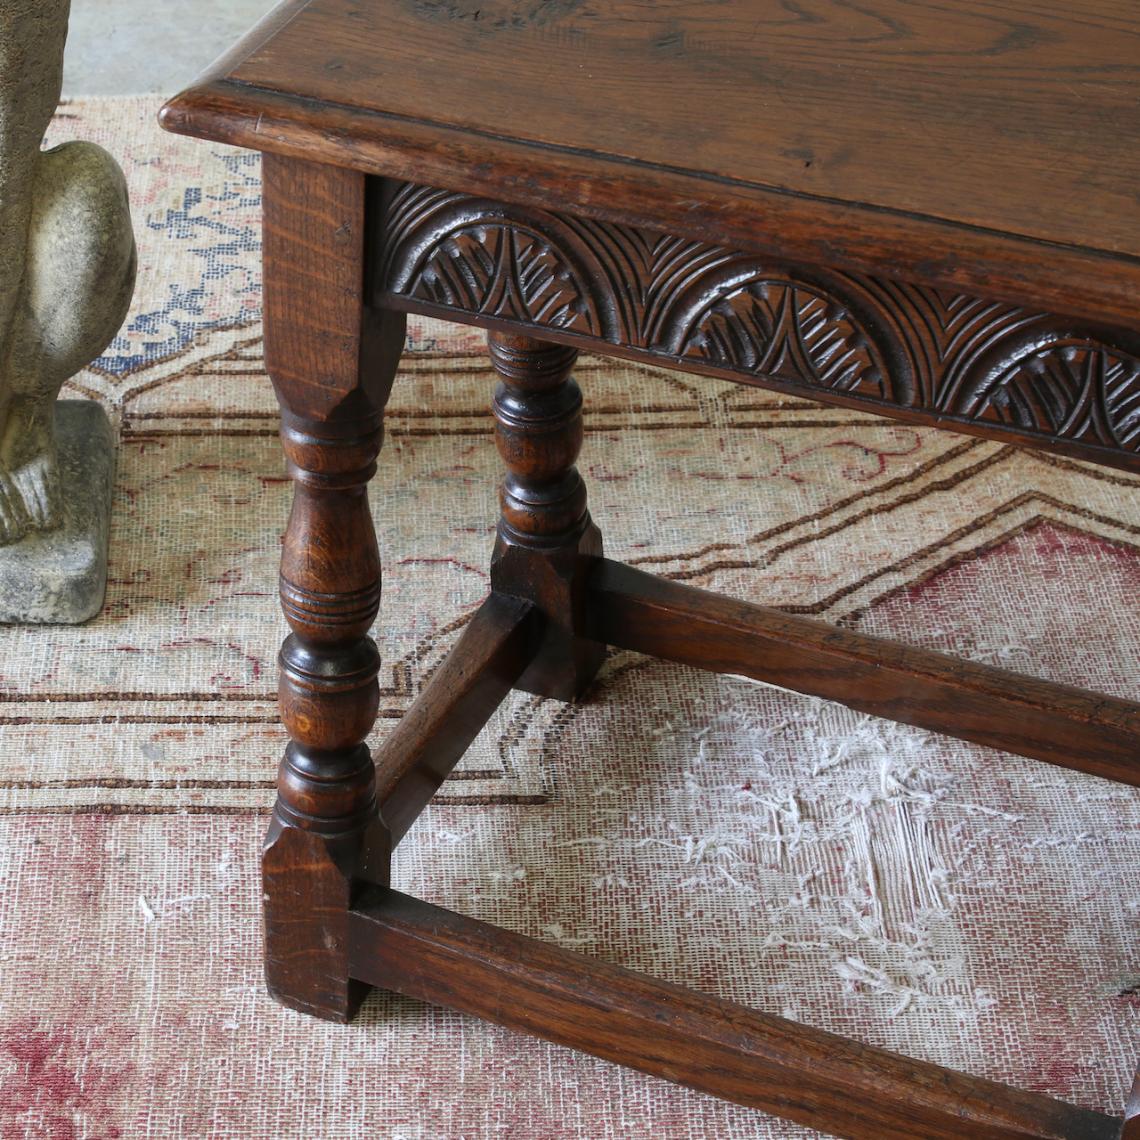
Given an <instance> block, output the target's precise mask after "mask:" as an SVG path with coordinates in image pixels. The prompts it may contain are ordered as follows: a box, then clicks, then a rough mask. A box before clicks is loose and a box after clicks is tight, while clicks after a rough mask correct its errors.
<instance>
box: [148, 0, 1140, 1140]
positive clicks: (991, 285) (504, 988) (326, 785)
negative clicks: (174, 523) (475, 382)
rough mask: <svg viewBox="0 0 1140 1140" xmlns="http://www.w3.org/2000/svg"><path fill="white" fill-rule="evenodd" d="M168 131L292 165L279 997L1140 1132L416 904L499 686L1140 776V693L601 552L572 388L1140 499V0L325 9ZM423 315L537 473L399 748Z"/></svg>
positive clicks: (889, 1132)
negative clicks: (747, 410) (381, 490)
mask: <svg viewBox="0 0 1140 1140" xmlns="http://www.w3.org/2000/svg"><path fill="white" fill-rule="evenodd" d="M162 121H163V124H164V125H165V126H166V127H167V128H169V129H170V130H174V131H180V132H183V133H186V134H191V135H196V136H200V137H204V138H208V139H214V140H218V141H223V142H228V143H236V144H238V145H239V146H243V147H249V148H253V149H256V150H259V151H261V152H263V154H264V187H265V190H264V264H265V337H266V364H267V368H268V371H269V374H270V376H271V378H272V381H273V384H274V386H275V389H276V392H277V395H278V398H279V401H280V404H281V415H282V426H281V438H282V441H283V444H284V448H285V453H286V455H287V458H288V463H289V469H290V472H291V474H292V477H293V479H294V481H295V498H294V504H293V509H292V513H291V516H290V519H289V524H288V530H287V534H286V539H285V548H284V555H283V560H282V568H281V599H282V604H283V606H284V611H285V615H286V617H287V619H288V622H289V625H290V626H291V628H292V633H291V635H290V636H289V637H288V638H287V639H286V641H285V643H284V645H283V647H282V650H281V710H282V717H283V720H284V723H285V726H286V728H287V730H288V733H289V736H290V738H291V740H290V743H289V745H288V748H287V750H286V755H285V759H284V761H283V762H282V765H281V770H280V779H279V792H278V798H277V804H276V808H275V810H274V816H273V822H272V826H271V829H270V834H269V837H268V840H267V844H266V848H265V852H264V861H263V873H264V887H265V937H266V971H267V976H268V984H269V988H270V989H271V991H272V992H273V994H274V995H275V996H276V997H277V998H278V999H279V1000H280V1001H282V1002H284V1003H286V1004H287V1005H290V1006H293V1007H294V1008H296V1009H301V1010H306V1011H308V1012H310V1013H313V1014H316V1015H318V1016H321V1017H325V1018H332V1019H335V1020H347V1019H348V1018H350V1017H351V1016H352V1014H353V1013H354V1011H355V1010H356V1008H357V1006H358V1004H359V1002H360V1000H361V997H362V996H363V994H364V992H365V990H366V988H367V987H368V986H381V987H387V988H389V989H392V990H396V991H399V992H401V993H405V994H410V995H414V996H416V997H419V998H423V999H426V1000H428V1001H433V1002H437V1003H440V1004H443V1005H447V1006H450V1007H453V1008H456V1009H460V1010H464V1011H468V1012H472V1013H475V1014H477V1015H479V1016H482V1017H484V1018H488V1019H491V1020H494V1021H497V1022H499V1023H501V1024H504V1025H508V1026H513V1027H515V1028H517V1029H520V1030H523V1031H525V1032H528V1033H533V1034H536V1035H539V1036H542V1037H545V1038H547V1039H549V1040H551V1041H556V1042H560V1043H562V1044H567V1045H572V1046H575V1047H577V1048H579V1049H583V1050H586V1051H588V1052H591V1053H594V1054H596V1055H597V1056H600V1057H605V1058H608V1059H610V1060H614V1061H618V1062H621V1063H623V1064H626V1065H631V1066H633V1067H636V1068H638V1069H641V1070H643V1071H645V1072H648V1073H655V1074H658V1075H660V1076H663V1077H666V1078H668V1079H670V1080H673V1081H678V1082H680V1083H683V1084H687V1085H690V1086H692V1087H694V1088H698V1089H702V1090H705V1091H707V1092H710V1093H714V1094H716V1095H718V1096H721V1097H726V1098H728V1099H730V1100H734V1101H737V1102H739V1103H741V1104H745V1105H751V1106H754V1107H757V1108H761V1109H764V1110H765V1111H767V1112H771V1113H775V1114H778V1115H781V1116H784V1117H788V1118H790V1119H792V1120H796V1121H800V1122H802V1123H805V1124H808V1125H811V1126H814V1127H816V1128H819V1129H822V1130H824V1131H827V1132H832V1133H836V1134H839V1135H842V1136H849V1137H865V1138H874V1140H884V1138H890V1137H899V1138H901V1137H958V1136H970V1137H977V1138H985V1140H997V1138H1003V1140H1012V1138H1014V1137H1021V1138H1025V1137H1069V1138H1074V1140H1075V1138H1077V1137H1081V1138H1086V1140H1092V1138H1098V1140H1101V1138H1103V1140H1107V1138H1109V1137H1116V1138H1120V1137H1128V1138H1129V1140H1135V1138H1136V1137H1140V1115H1138V1112H1140V1109H1138V1107H1137V1104H1136V1095H1135V1093H1134V1096H1133V1102H1132V1106H1131V1108H1130V1109H1128V1108H1126V1109H1124V1110H1123V1113H1122V1115H1119V1116H1109V1115H1103V1114H1101V1113H1098V1112H1092V1111H1089V1110H1085V1109H1080V1108H1077V1107H1074V1106H1072V1105H1069V1104H1065V1103H1062V1102H1060V1101H1056V1100H1052V1099H1050V1098H1048V1097H1045V1096H1042V1095H1038V1094H1032V1093H1025V1092H1019V1091H1016V1090H1014V1089H1010V1088H1007V1087H1005V1086H1003V1085H999V1084H995V1083H993V1082H990V1081H985V1080H981V1079H977V1078H974V1077H969V1076H965V1075H962V1074H958V1073H953V1072H951V1071H949V1070H946V1069H942V1068H939V1067H937V1066H934V1065H930V1064H925V1063H921V1062H918V1061H915V1060H910V1059H907V1058H904V1057H901V1056H897V1055H894V1054H891V1053H887V1052H884V1051H881V1050H878V1049H873V1048H869V1047H866V1046H863V1045H860V1044H858V1043H856V1042H853V1041H849V1040H847V1039H845V1038H842V1037H839V1036H836V1035H833V1034H829V1033H824V1032H821V1031H818V1030H814V1029H810V1028H807V1027H804V1026H800V1025H797V1024H795V1023H793V1022H790V1021H786V1020H784V1019H781V1018H778V1017H772V1016H769V1015H766V1014H761V1013H757V1012H753V1011H750V1010H747V1009H745V1008H743V1007H741V1006H738V1005H734V1004H732V1003H728V1002H723V1001H719V1000H715V999H712V998H709V997H705V996H702V995H699V994H697V993H694V992H691V991H689V990H686V989H682V988H679V987H676V986H671V985H664V984H662V983H660V982H657V981H654V980H652V979H651V978H648V977H645V976H643V975H640V974H636V973H633V972H632V971H628V970H623V969H619V968H616V967H613V966H609V965H604V964H601V963H598V962H594V961H591V960H590V959H588V958H586V957H583V956H580V955H577V954H573V953H568V952H566V951H564V950H561V949H558V948H555V947H552V946H548V945H544V944H542V943H540V942H537V941H534V940H532V939H529V938H524V937H521V936H519V935H516V934H513V933H509V932H506V931H503V930H500V929H497V928H495V927H493V926H490V925H488V924H486V923H483V922H478V921H474V920H472V919H469V918H465V917H462V916H460V915H457V914H453V913H450V912H447V911H444V910H441V909H439V908H437V907H435V906H431V905H429V904H427V903H425V902H422V901H419V900H416V899H413V898H410V897H408V896H406V895H403V894H400V893H398V892H396V891H394V890H392V889H390V887H389V885H388V863H389V855H390V852H391V850H392V847H393V845H394V844H396V843H397V842H398V841H399V840H400V838H401V836H403V834H404V833H405V831H406V830H407V829H408V827H409V826H410V824H411V823H412V821H413V820H414V819H415V818H416V816H417V815H418V814H419V812H420V811H422V809H423V808H424V806H425V805H426V803H427V802H428V801H429V799H430V798H431V797H432V795H433V794H434V792H435V791H436V789H437V788H438V787H439V786H440V784H441V783H442V782H443V780H444V779H445V778H446V776H447V774H448V773H449V771H450V770H451V769H452V767H453V766H454V764H455V763H456V761H457V760H458V759H459V757H460V756H461V755H462V753H463V751H464V749H465V748H466V747H467V746H468V745H469V744H470V742H471V741H472V740H473V739H474V737H475V735H476V734H477V732H478V731H479V730H480V728H481V727H482V726H483V725H484V724H485V723H486V721H487V719H488V717H489V716H490V714H491V712H492V711H493V709H494V708H495V707H496V706H497V704H498V703H499V702H500V701H501V700H502V698H503V697H504V696H505V694H506V693H507V692H508V691H510V689H511V688H512V687H518V688H522V689H525V690H527V691H529V692H532V693H539V694H543V695H546V696H550V697H556V698H559V699H562V700H569V699H572V698H574V697H575V695H576V694H578V693H579V692H580V691H581V690H582V689H583V687H584V686H585V685H587V684H588V683H589V681H590V679H591V677H592V676H593V675H594V673H595V671H596V669H597V668H598V665H599V663H600V661H601V660H602V657H603V655H604V653H605V648H604V647H605V646H606V645H614V646H621V647H624V648H627V649H634V650H641V651H644V652H647V653H652V654H656V655H658V656H661V657H666V658H669V659H670V660H674V661H680V662H684V663H687V664H689V665H693V666H697V667H699V668H703V669H711V670H715V671H720V672H733V673H741V674H746V675H748V676H750V677H754V678H757V679H759V680H763V681H771V682H775V683H778V684H781V685H785V686H788V687H791V688H794V689H798V690H800V691H802V692H806V693H813V694H817V695H820V696H823V697H827V698H830V699H833V700H838V701H842V702H844V703H845V704H847V705H850V706H851V707H853V708H856V709H861V710H863V711H866V712H869V713H874V714H876V715H880V716H887V717H891V718H893V719H895V720H899V721H903V722H906V723H908V724H913V725H920V726H923V727H925V728H928V729H932V730H935V731H938V732H945V733H949V734H951V735H953V736H957V737H960V738H962V739H965V740H971V741H976V742H978V743H981V744H984V745H989V746H992V747H994V748H1000V749H1006V750H1008V751H1010V752H1016V753H1020V754H1022V755H1025V756H1030V757H1035V758H1037V759H1040V760H1043V761H1047V762H1049V763H1052V764H1059V765H1062V766H1065V767H1068V768H1074V769H1078V770H1080V771H1084V772H1092V773H1095V774H1097V775H1099V776H1103V777H1107V778H1109V779H1112V780H1119V781H1123V782H1127V783H1131V784H1140V705H1137V704H1135V703H1131V702H1129V701H1125V700H1118V699H1114V698H1110V697H1107V696H1100V695H1095V694H1091V693H1086V692H1084V691H1082V690H1079V689H1074V688H1069V687H1065V686H1062V685H1056V684H1050V683H1046V682H1044V681H1039V680H1036V679H1031V678H1027V677H1022V676H1017V675H1014V674H1011V673H1007V672H1004V671H1002V670H999V669H994V668H990V667H987V666H983V665H977V664H971V663H967V662H963V661H958V660H956V659H953V658H950V657H946V656H943V655H940V654H938V653H933V652H926V651H923V650H918V649H914V648H906V647H903V646H900V645H897V644H894V643H892V642H888V641H882V640H878V639H875V638H871V637H866V636H861V635H859V634H855V633H850V632H846V631H841V630H838V629H835V628H833V627H829V626H827V625H825V624H821V623H817V622H813V621H811V620H807V619H804V618H800V617H791V616H787V615H785V614H782V613H780V612H778V611H775V610H771V609H765V608H762V607H756V606H750V605H745V604H743V603H739V602H734V601H730V600H727V599H724V598H721V597H718V596H716V595H714V594H709V593H706V592H703V591H700V590H696V589H693V588H690V587H686V586H682V585H678V584H676V583H672V582H667V581H664V580H660V579H657V578H654V577H652V576H650V575H647V574H644V573H642V572H640V571H637V570H634V569H632V568H630V567H627V566H624V565H622V564H620V563H618V562H614V561H611V560H608V559H606V558H605V557H603V554H602V540H601V537H600V533H599V530H598V528H597V527H596V526H595V525H594V523H593V522H592V521H591V519H590V516H589V514H588V512H587V509H586V490H585V487H584V485H583V482H582V480H581V478H580V477H579V475H578V472H577V470H576V469H575V466H574V463H575V459H576V457H577V454H578V450H579V446H580V443H581V439H582V418H581V394H580V392H579V390H578V387H577V386H576V384H575V383H574V381H573V380H572V379H571V376H570V374H571V370H572V367H573V365H574V361H575V357H576V355H577V353H578V350H579V349H580V348H588V349H591V350H593V351H599V352H607V353H611V354H615V355H618V356H624V357H629V358H633V359H639V360H645V361H651V362H653V363H656V364H661V365H666V366H672V367H678V368H683V369H687V370H690V371H693V372H698V373H705V374H709V375H712V376H719V377H725V378H728V379H731V380H737V381H740V382H742V383H745V384H755V385H759V386H761V387H765V388H774V389H777V390H780V391H786V392H791V393H795V394H799V395H808V396H811V397H812V398H814V399H817V400H821V401H823V402H825V403H833V404H840V405H844V406H849V407H858V408H864V409H869V410H871V411H876V412H880V413H882V414H884V415H888V416H894V417H898V418H900V419H904V420H907V421H911V422H915V423H923V424H938V425H941V426H943V427H946V428H952V429H955V430H960V431H964V432H970V433H974V434H977V435H982V436H988V437H991V438H995V439H1000V440H1005V441H1009V442H1014V443H1020V444H1025V445H1028V446H1036V447H1042V448H1049V449H1052V450H1055V451H1059V452H1063V453H1065V454H1067V455H1070V456H1075V457H1078V458H1081V459H1085V460H1091V461H1093V462H1097V463H1102V464H1107V465H1108V466H1112V467H1118V468H1121V469H1123V470H1126V471H1133V472H1135V471H1140V209H1138V198H1137V193H1138V187H1140V13H1138V12H1137V10H1136V7H1135V4H1134V3H1133V0H1083V2H1082V3H1081V4H1080V5H1078V6H1070V7H1068V8H1066V6H1064V5H1059V4H1056V3H1053V2H1051V0H969V2H967V3H961V4H957V5H945V4H942V3H937V2H935V0H866V2H865V3H863V4H860V5H852V4H848V3H843V2H840V0H805V2H804V3H801V4H791V3H787V2H781V0H737V2H735V3H723V2H721V3H709V2H698V0H667V2H661V3H651V4H646V3H644V2H640V0H609V2H607V3H605V4H601V3H597V2H596V0H514V2H512V0H371V2H366V0H300V2H297V0H294V2H290V3H286V4H284V5H283V6H281V7H280V8H278V9H277V10H276V11H275V12H274V13H272V14H270V15H269V16H268V17H267V18H266V19H265V20H264V21H263V22H262V23H261V24H260V25H259V26H258V28H256V29H255V30H254V31H253V32H252V33H251V34H250V35H249V36H248V37H247V38H246V39H245V40H243V41H242V43H241V44H239V45H238V46H237V47H236V48H235V49H234V50H233V51H232V52H231V53H230V54H229V55H228V56H226V57H225V58H223V59H222V60H221V61H220V62H219V63H218V64H216V65H215V67H214V68H213V69H212V70H211V71H210V72H209V73H208V74H207V75H206V76H204V77H203V78H202V79H200V80H199V81H198V82H197V83H196V84H195V85H194V86H192V87H191V88H190V89H189V90H187V91H185V92H183V93H182V94H181V95H179V96H177V97H176V98H175V99H174V100H172V101H171V102H170V103H169V104H168V105H167V106H166V108H165V109H164V110H163V112H162ZM409 312H411V313H421V314H431V315H433V316H439V317H446V318H449V319H453V320H456V321H462V322H467V323H471V324H475V325H479V326H481V327H484V328H486V329H487V330H488V331H489V344H490V353H491V359H492V361H493V364H494V367H495V369H496V370H497V373H498V375H499V377H500V381H501V382H500V383H499V386H498V389H497V391H496V393H495V396H494V412H495V417H496V423H497V427H496V436H497V442H498V447H499V451H500V452H501V455H502V459H503V462H504V464H505V466H506V469H507V474H506V478H505V480H504V482H503V485H502V492H501V504H502V513H501V518H500V521H499V525H498V537H497V540H496V543H495V548H494V551H493V553H492V555H491V584H492V591H491V594H490V596H489V597H488V598H487V600H486V602H485V603H484V604H483V606H482V607H481V608H480V609H479V611H478V612H477V614H476V615H475V617H474V619H473V620H472V621H471V622H470V624H469V626H468V627H467V629H466V631H465V632H464V634H463V636H462V638H461V639H460V641H459V643H458V645H457V646H456V648H455V649H454V651H453V652H452V654H451V656H450V657H449V658H448V659H447V661H446V662H445V663H444V664H443V665H442V666H441V667H440V668H439V669H438V671H437V672H436V673H435V674H434V675H433V677H432V679H431V680H430V682H429V683H428V684H427V685H426V686H425V689H424V691H423V693H422V694H421V696H420V698H419V699H418V700H417V701H416V703H415V704H414V706H413V707H412V708H411V710H410V711H409V712H408V713H407V715H406V716H405V717H404V718H403V720H402V721H401V722H400V724H399V726H398V727H397V728H396V729H395V730H394V731H393V732H392V733H391V734H390V736H389V737H388V738H387V740H386V742H385V744H384V746H383V747H382V749H381V750H380V753H379V754H378V755H377V756H376V757H373V756H371V755H370V754H369V750H368V749H367V747H366V746H365V744H364V741H365V738H366V737H367V735H368V734H369V732H370V730H371V728H372V724H373V720H374V717H375V715H376V711H377V699H378V696H377V693H378V690H377V672H378V668H379V656H378V653H377V649H376V646H375V645H374V644H373V642H372V641H371V640H370V639H369V637H368V631H369V629H370V627H371V625H372V622H373V620H374V618H375V617H376V614H377V611H378V606H379V603H380V564H379V558H378V554H377V545H376V538H375V534H374V532H373V526H372V521H371V518H370V516H369V510H368V505H367V499H366V495H365V487H366V484H367V482H368V480H369V478H370V477H371V475H372V474H373V471H374V470H375V460H376V456H377V454H378V451H379V448H380V443H381V436H382V415H383V408H384V404H385V400H386V398H387V396H388V393H389V390H390V388H391V385H392V381H393V378H394V376H395V373H396V369H397V365H398V361H399V358H400V352H401V349H402V346H403V342H404V323H405V314H406V313H409ZM1133 601H1135V599H1133ZM995 905H998V904H997V903H996V902H995Z"/></svg>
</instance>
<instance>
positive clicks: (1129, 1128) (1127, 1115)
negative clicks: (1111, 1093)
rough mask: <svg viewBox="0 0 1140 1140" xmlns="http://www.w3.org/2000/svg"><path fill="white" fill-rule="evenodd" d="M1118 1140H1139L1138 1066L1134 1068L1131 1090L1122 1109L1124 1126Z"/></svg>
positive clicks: (1139, 1099)
mask: <svg viewBox="0 0 1140 1140" xmlns="http://www.w3.org/2000/svg"><path fill="white" fill-rule="evenodd" d="M1120 1140H1140V1067H1137V1069H1136V1076H1135V1077H1134V1078H1133V1080H1132V1092H1131V1094H1130V1095H1129V1097H1128V1105H1127V1107H1126V1108H1125V1109H1124V1127H1123V1128H1122V1129H1121V1131H1120Z"/></svg>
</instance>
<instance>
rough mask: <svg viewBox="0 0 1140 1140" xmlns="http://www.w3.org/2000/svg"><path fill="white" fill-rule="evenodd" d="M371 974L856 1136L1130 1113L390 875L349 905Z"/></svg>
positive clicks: (1090, 1136) (1011, 1127) (1077, 1136)
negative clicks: (530, 924)
mask: <svg viewBox="0 0 1140 1140" xmlns="http://www.w3.org/2000/svg"><path fill="white" fill-rule="evenodd" d="M349 922H350V937H351V952H350V969H351V970H352V972H353V976H354V977H359V978H361V979H363V980H364V981H367V982H368V983H370V984H371V985H374V986H381V987H384V988H385V989H390V990H395V991H396V992H397V993H402V994H407V995H408V996H410V997H415V998H419V999H421V1000H423V1001H429V1002H432V1003H434V1004H436V1005H442V1006H445V1007H447V1008H449V1009H457V1010H461V1011H463V1012H465V1013H473V1014H475V1015H476V1016H478V1017H482V1018H484V1019H485V1020H487V1021H493V1022H495V1023H496V1024H498V1025H505V1026H508V1027H509V1028H512V1029H520V1030H522V1031H524V1032H526V1033H532V1034H535V1035H536V1036H539V1037H543V1038H545V1039H546V1040H548V1041H554V1042H556V1043H557V1044H560V1045H569V1046H571V1047H573V1048H575V1049H581V1050H583V1051H584V1052H587V1053H592V1054H593V1055H594V1056H596V1057H603V1058H605V1059H606V1060H609V1061H617V1062H619V1063H620V1064H623V1065H628V1066H629V1067H630V1068H634V1069H639V1070H640V1071H641V1072H644V1073H651V1074H653V1075H655V1076H661V1077H665V1078H666V1079H668V1080H671V1081H674V1082H676V1083H677V1084H683V1085H688V1086H689V1087H691V1088H695V1089H700V1090H701V1091H702V1092H709V1093H712V1094H714V1095H716V1096H719V1097H723V1098H724V1099H726V1100H731V1101H735V1102H736V1103H737V1104H743V1105H747V1106H749V1107H751V1108H759V1109H762V1110H764V1111H765V1112H771V1113H775V1114H777V1115H779V1116H782V1117H785V1118H787V1119H789V1120H795V1121H798V1122H799V1123H801V1124H806V1125H808V1126H810V1127H812V1128H819V1129H821V1130H823V1131H825V1132H828V1133H833V1134H835V1135H837V1136H844V1137H850V1138H852V1140H962V1138H963V1137H970V1138H971V1140H1030V1138H1035V1140H1045V1138H1047V1137H1048V1138H1055V1140H1060V1138H1062V1137H1063V1138H1065V1140H1117V1137H1118V1136H1119V1134H1120V1128H1121V1122H1120V1119H1119V1118H1114V1117H1109V1116H1104V1115H1101V1114H1100V1113H1096V1112H1090V1111H1088V1110H1087V1109H1081V1108H1076V1107H1074V1106H1072V1105H1069V1104H1065V1103H1063V1102H1061V1101H1056V1100H1051V1099H1049V1098H1048V1097H1044V1096H1041V1095H1039V1094H1036V1093H1029V1092H1020V1091H1018V1090H1015V1089H1010V1088H1007V1087H1005V1086H1004V1085H999V1084H995V1083H994V1082H992V1081H986V1080H981V1079H979V1078H977V1077H971V1076H966V1075H965V1074H962V1073H955V1072H952V1071H951V1070H949V1069H943V1068H940V1067H938V1066H936V1065H929V1064H925V1063H923V1062H921V1061H914V1060H910V1059H909V1058H906V1057H902V1056H899V1055H897V1054H893V1053H887V1052H885V1051H883V1050H880V1049H873V1048H870V1047H868V1046H866V1045H861V1044H859V1043H857V1042H854V1041H850V1040H848V1039H846V1038H844V1037H839V1036H837V1035H836V1034H833V1033H826V1032H824V1031H822V1030H818V1029H812V1028H810V1027H808V1026H804V1025H798V1024H796V1023H795V1022H791V1021H787V1020H785V1019H784V1018H780V1017H773V1016H771V1015H769V1014H764V1013H757V1012H755V1011H753V1010H750V1009H747V1008H745V1007H744V1006H741V1005H736V1004H733V1003H731V1002H726V1001H719V1000H717V999H715V998H711V997H706V996H704V995H701V994H697V993H695V992H693V991H691V990H686V989H682V988H681V987H680V986H673V985H669V984H667V983H664V982H659V981H655V980H654V979H652V978H648V977H646V976H645V975H643V974H637V973H634V972H633V971H632V970H624V969H621V968H620V967H617V966H612V965H609V964H608V963H605V962H600V961H596V960H593V959H589V958H586V957H583V956H582V955H580V954H574V953H571V952H570V951H567V950H562V949H559V948H558V947H554V946H550V945H547V944H544V943H542V942H537V941H535V940H534V939H531V938H525V937H523V936H521V935H518V934H513V933H511V932H510V931H505V930H502V929H500V928H498V927H495V926H490V925H488V924H487V923H483V922H478V921H476V920H474V919H470V918H464V917H462V916H460V915H457V914H453V913H451V912H450V911H446V910H443V909H441V908H439V907H436V906H432V905H430V904H429V903H425V902H421V901H419V900H418V899H413V898H410V897H408V896H407V895H402V894H399V893H397V892H395V891H390V890H375V889H374V890H369V891H367V892H365V893H364V894H363V896H362V897H361V899H360V900H359V901H358V902H357V904H356V905H355V906H354V908H353V911H352V914H351V916H350V919H349Z"/></svg>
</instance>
